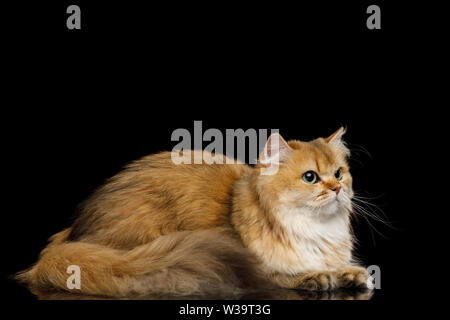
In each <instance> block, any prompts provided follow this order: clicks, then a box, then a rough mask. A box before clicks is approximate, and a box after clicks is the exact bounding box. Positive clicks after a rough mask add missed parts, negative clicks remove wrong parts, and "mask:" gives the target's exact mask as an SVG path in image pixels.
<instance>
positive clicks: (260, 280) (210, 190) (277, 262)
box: [16, 128, 369, 297]
mask: <svg viewBox="0 0 450 320" xmlns="http://www.w3.org/2000/svg"><path fill="white" fill-rule="evenodd" d="M343 134H344V129H343V128H340V129H339V130H337V131H336V132H335V133H333V134H332V135H331V136H329V137H327V138H317V139H315V140H312V141H309V142H302V141H297V140H291V141H289V142H286V141H285V140H284V139H283V138H282V137H281V135H279V134H278V133H276V134H272V135H271V136H270V137H269V138H268V140H267V142H266V145H265V147H264V150H263V152H262V153H261V155H260V157H259V159H258V163H257V164H256V165H255V166H254V167H251V166H248V165H246V164H241V163H236V162H235V163H233V164H214V163H213V164H207V163H211V161H210V162H208V157H209V158H211V157H213V156H217V155H213V154H211V153H208V152H206V151H201V150H192V151H186V150H185V151H179V152H189V154H190V155H191V156H194V153H197V152H201V153H202V156H203V163H202V164H177V165H176V164H174V163H173V162H172V161H171V152H162V153H158V154H154V155H150V156H146V157H143V158H141V159H140V160H137V161H135V162H132V163H131V164H129V165H128V166H127V167H126V168H125V169H124V170H123V171H122V172H120V173H118V174H117V175H115V176H114V177H112V178H110V179H109V180H108V181H107V182H106V183H105V184H104V185H103V186H102V187H100V188H99V189H97V190H96V191H95V192H94V193H93V194H92V196H91V197H90V198H88V199H87V200H86V201H85V202H84V203H82V204H81V205H80V214H79V216H78V217H77V218H76V220H75V221H74V223H73V224H72V226H71V227H69V228H67V229H64V230H63V231H61V232H59V233H57V234H55V235H53V236H52V237H51V238H50V239H49V241H50V243H49V244H48V246H47V247H46V248H45V249H44V250H43V251H42V252H41V254H40V257H39V260H38V261H37V263H36V264H35V265H33V266H32V267H30V268H29V269H27V270H24V271H22V272H19V273H18V274H17V275H16V279H17V280H19V281H20V282H23V283H25V284H27V285H28V286H29V288H30V289H31V291H33V292H44V291H51V290H65V291H71V292H76V293H82V294H86V295H98V296H106V297H139V296H143V295H148V294H165V295H185V296H186V295H203V296H205V295H210V296H214V297H239V296H242V295H243V294H245V293H246V292H250V291H252V290H259V289H260V288H263V287H264V288H287V289H303V290H314V291H327V290H333V289H336V288H343V287H345V288H348V287H353V288H354V287H356V288H366V287H367V284H366V283H367V279H368V277H369V275H368V273H367V271H366V269H365V268H363V267H361V266H359V265H358V263H357V261H355V259H354V258H353V256H352V251H353V242H354V236H353V233H352V230H351V223H350V222H351V221H350V220H351V215H352V202H351V201H352V200H351V199H352V197H353V190H352V176H351V174H350V171H349V166H348V162H347V160H348V157H349V155H350V152H349V149H348V148H347V147H346V145H345V144H344V142H343V140H342V136H343ZM173 152H175V151H173ZM223 157H224V161H223V163H229V162H227V161H225V156H223ZM268 169H275V170H274V171H273V174H262V172H263V170H268ZM69 265H77V266H79V267H80V271H81V287H80V288H79V289H68V288H67V278H68V277H69V274H67V273H66V270H67V267H68V266H69Z"/></svg>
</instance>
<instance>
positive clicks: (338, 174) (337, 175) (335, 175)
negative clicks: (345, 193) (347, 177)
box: [334, 168, 342, 180]
mask: <svg viewBox="0 0 450 320" xmlns="http://www.w3.org/2000/svg"><path fill="white" fill-rule="evenodd" d="M334 177H335V178H336V179H338V180H341V179H342V168H339V169H338V170H337V171H336V172H335V173H334Z"/></svg>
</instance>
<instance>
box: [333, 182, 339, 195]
mask: <svg viewBox="0 0 450 320" xmlns="http://www.w3.org/2000/svg"><path fill="white" fill-rule="evenodd" d="M331 190H333V191H334V192H336V195H338V194H339V191H341V185H340V184H337V185H335V186H334V188H333V189H331Z"/></svg>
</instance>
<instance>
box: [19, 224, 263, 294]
mask: <svg viewBox="0 0 450 320" xmlns="http://www.w3.org/2000/svg"><path fill="white" fill-rule="evenodd" d="M69 232H70V230H64V231H62V232H60V233H58V234H56V235H55V236H54V237H53V238H51V240H52V242H51V243H50V244H49V246H48V247H47V248H45V249H44V250H43V251H42V253H41V256H40V259H39V260H38V262H37V263H36V264H35V265H34V266H32V267H31V268H29V269H27V270H25V271H22V272H20V273H18V274H17V275H16V279H17V280H19V281H21V282H23V283H26V284H27V285H28V286H29V287H30V289H31V290H32V291H33V292H45V291H49V290H53V289H59V290H65V291H70V292H76V293H83V294H89V295H102V296H110V297H125V296H126V297H130V296H143V295H144V296H145V295H147V294H148V295H150V294H166V295H167V294H169V295H172V294H173V295H205V294H206V295H210V296H214V297H218V298H220V297H229V296H238V295H240V294H243V293H245V292H246V291H247V290H250V289H258V288H261V287H267V286H270V284H269V283H268V282H267V280H265V278H264V276H263V275H262V273H261V271H260V270H259V269H258V268H257V261H256V260H255V258H254V257H253V256H252V255H251V254H250V253H249V252H248V250H247V249H245V248H244V247H243V246H242V244H241V243H240V241H238V240H237V239H235V238H234V237H233V236H231V235H230V233H229V232H228V231H227V230H225V229H221V228H215V229H210V230H203V231H195V232H194V231H183V232H175V233H172V234H168V235H165V236H161V237H159V238H157V239H155V240H154V241H153V242H151V243H149V244H145V245H141V246H139V247H136V248H134V249H132V250H119V249H113V248H109V247H105V246H102V245H98V244H94V243H88V242H82V241H77V242H67V241H65V239H66V238H67V235H68V233H69ZM71 265H72V266H73V265H74V266H77V267H79V270H80V274H79V276H80V282H79V284H80V289H77V288H74V289H70V288H69V287H71V286H70V285H69V286H68V278H69V277H71V274H72V272H73V269H72V270H69V271H70V272H69V273H68V267H69V266H71ZM72 268H73V267H72ZM69 281H72V280H69Z"/></svg>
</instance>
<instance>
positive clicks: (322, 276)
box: [297, 271, 336, 291]
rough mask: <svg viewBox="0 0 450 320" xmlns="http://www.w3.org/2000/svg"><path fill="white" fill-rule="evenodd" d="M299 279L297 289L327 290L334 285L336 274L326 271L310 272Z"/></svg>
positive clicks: (331, 288)
mask: <svg viewBox="0 0 450 320" xmlns="http://www.w3.org/2000/svg"><path fill="white" fill-rule="evenodd" d="M299 280H300V281H299V282H298V285H297V289H302V290H311V291H327V290H333V289H334V288H335V287H336V275H335V274H334V273H333V272H328V271H320V272H310V273H307V274H305V275H303V276H302V277H301V278H300V279H299Z"/></svg>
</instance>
